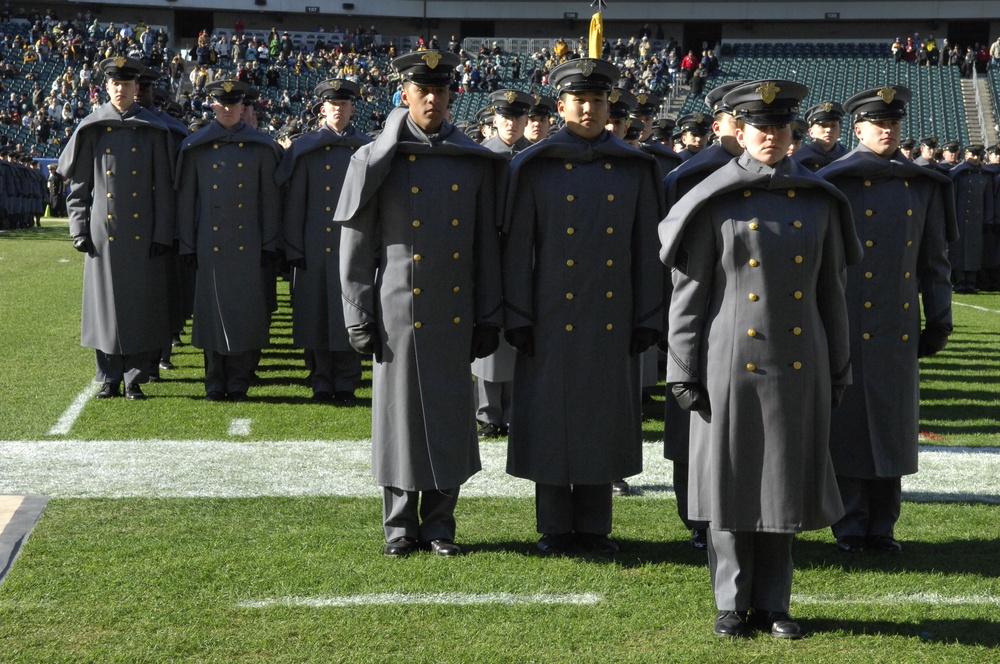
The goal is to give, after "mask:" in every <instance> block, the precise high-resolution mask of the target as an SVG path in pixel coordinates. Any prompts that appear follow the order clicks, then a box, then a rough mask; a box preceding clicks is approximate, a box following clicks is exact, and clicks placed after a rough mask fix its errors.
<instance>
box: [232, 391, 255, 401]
mask: <svg viewBox="0 0 1000 664" xmlns="http://www.w3.org/2000/svg"><path fill="white" fill-rule="evenodd" d="M229 400H230V401H250V397H248V396H247V393H246V392H230V393H229Z"/></svg>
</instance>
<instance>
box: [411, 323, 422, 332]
mask: <svg viewBox="0 0 1000 664" xmlns="http://www.w3.org/2000/svg"><path fill="white" fill-rule="evenodd" d="M413 327H415V328H417V329H418V330H419V329H420V328H421V327H423V325H422V324H421V322H420V321H417V322H416V323H414V324H413Z"/></svg>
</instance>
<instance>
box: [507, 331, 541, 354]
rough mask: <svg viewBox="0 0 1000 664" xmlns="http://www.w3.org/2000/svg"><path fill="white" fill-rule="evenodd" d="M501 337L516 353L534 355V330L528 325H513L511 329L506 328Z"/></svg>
mask: <svg viewBox="0 0 1000 664" xmlns="http://www.w3.org/2000/svg"><path fill="white" fill-rule="evenodd" d="M503 338H504V339H506V340H507V343H509V344H510V345H511V346H513V347H514V348H515V350H517V352H518V353H522V354H524V355H527V356H528V357H534V356H535V332H534V330H532V329H531V326H530V325H525V326H524V327H515V328H514V329H512V330H506V331H505V332H504V333H503Z"/></svg>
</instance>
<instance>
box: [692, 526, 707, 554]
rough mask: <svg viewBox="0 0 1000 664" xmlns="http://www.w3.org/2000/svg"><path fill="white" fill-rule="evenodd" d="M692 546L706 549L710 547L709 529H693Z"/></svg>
mask: <svg viewBox="0 0 1000 664" xmlns="http://www.w3.org/2000/svg"><path fill="white" fill-rule="evenodd" d="M691 546H693V547H694V548H696V549H698V550H699V551H704V550H705V549H707V548H708V531H707V530H705V529H704V528H695V529H694V530H692V531H691Z"/></svg>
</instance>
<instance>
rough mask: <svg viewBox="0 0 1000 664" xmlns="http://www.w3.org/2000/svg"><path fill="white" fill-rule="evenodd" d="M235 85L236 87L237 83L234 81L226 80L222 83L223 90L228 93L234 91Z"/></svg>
mask: <svg viewBox="0 0 1000 664" xmlns="http://www.w3.org/2000/svg"><path fill="white" fill-rule="evenodd" d="M235 87H236V84H235V83H233V82H232V81H224V82H223V83H222V89H223V91H225V92H226V93H229V92H232V91H233V88H235Z"/></svg>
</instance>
